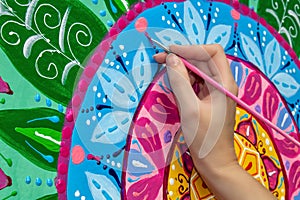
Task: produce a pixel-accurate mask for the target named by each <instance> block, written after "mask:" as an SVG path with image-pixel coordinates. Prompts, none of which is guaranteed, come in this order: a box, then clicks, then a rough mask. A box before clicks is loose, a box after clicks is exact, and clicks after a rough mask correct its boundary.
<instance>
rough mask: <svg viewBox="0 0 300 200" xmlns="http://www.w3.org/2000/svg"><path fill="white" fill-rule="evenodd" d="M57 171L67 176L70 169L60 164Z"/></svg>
mask: <svg viewBox="0 0 300 200" xmlns="http://www.w3.org/2000/svg"><path fill="white" fill-rule="evenodd" d="M57 171H58V172H59V173H61V174H66V173H67V172H68V167H67V165H66V164H65V163H60V164H59V165H58V169H57Z"/></svg>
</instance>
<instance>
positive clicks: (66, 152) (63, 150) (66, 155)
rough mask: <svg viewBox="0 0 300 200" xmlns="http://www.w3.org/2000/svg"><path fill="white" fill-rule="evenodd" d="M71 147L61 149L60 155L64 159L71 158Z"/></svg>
mask: <svg viewBox="0 0 300 200" xmlns="http://www.w3.org/2000/svg"><path fill="white" fill-rule="evenodd" d="M69 151H70V149H69V147H61V148H60V155H62V156H63V157H65V158H66V157H68V156H69Z"/></svg>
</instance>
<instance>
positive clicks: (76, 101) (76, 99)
mask: <svg viewBox="0 0 300 200" xmlns="http://www.w3.org/2000/svg"><path fill="white" fill-rule="evenodd" d="M80 103H81V98H80V96H79V95H75V96H74V97H73V98H72V105H73V106H75V107H78V106H79V105H80Z"/></svg>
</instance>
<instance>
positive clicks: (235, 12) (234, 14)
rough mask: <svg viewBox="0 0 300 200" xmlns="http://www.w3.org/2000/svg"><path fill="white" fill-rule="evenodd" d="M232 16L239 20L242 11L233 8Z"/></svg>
mask: <svg viewBox="0 0 300 200" xmlns="http://www.w3.org/2000/svg"><path fill="white" fill-rule="evenodd" d="M231 16H232V18H233V19H235V20H239V19H240V13H239V12H238V11H236V10H235V9H232V10H231Z"/></svg>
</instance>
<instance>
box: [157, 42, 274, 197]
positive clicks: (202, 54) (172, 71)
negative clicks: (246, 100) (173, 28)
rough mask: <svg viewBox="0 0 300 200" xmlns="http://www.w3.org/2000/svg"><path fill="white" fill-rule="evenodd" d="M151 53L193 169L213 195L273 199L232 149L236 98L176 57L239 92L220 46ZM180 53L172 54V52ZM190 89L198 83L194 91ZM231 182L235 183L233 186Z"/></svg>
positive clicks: (230, 89) (174, 49) (179, 47)
mask: <svg viewBox="0 0 300 200" xmlns="http://www.w3.org/2000/svg"><path fill="white" fill-rule="evenodd" d="M170 50H171V52H173V53H171V54H167V53H159V54H156V55H155V56H154V59H155V60H156V61H157V62H158V63H166V67H167V73H168V77H169V81H170V85H171V87H172V90H173V93H174V95H175V98H176V101H177V106H178V108H179V112H180V120H181V129H182V132H183V135H184V138H185V141H186V143H187V144H188V146H189V150H190V154H191V156H192V159H193V162H194V164H195V166H196V169H197V171H198V172H199V173H200V175H201V177H202V178H203V179H204V181H205V183H206V184H207V186H208V187H209V188H210V190H211V191H212V192H213V193H214V195H215V197H216V198H217V199H230V200H240V199H243V200H248V199H249V200H250V199H253V194H255V199H256V200H260V199H261V200H269V199H276V198H275V197H274V196H273V195H272V194H271V193H270V192H269V191H268V190H267V189H266V188H265V187H263V186H262V185H261V184H260V183H259V182H258V181H257V180H255V179H254V178H253V177H252V176H251V175H249V174H248V173H247V172H246V171H245V170H244V169H243V168H241V167H240V165H239V164H238V161H237V157H236V154H235V150H234V144H233V141H234V140H233V137H234V134H233V133H234V124H235V112H236V103H235V102H234V101H233V100H231V99H230V98H228V97H226V96H225V95H224V94H222V93H221V92H219V91H218V90H216V89H215V88H214V87H212V86H211V85H209V84H206V83H205V81H204V80H202V79H201V78H199V77H195V76H194V75H193V73H191V72H189V71H188V70H187V68H186V67H185V66H184V64H183V63H182V61H181V59H180V58H179V57H178V56H180V57H182V58H185V59H186V60H187V61H189V62H190V63H192V64H193V65H195V66H196V67H198V68H199V69H200V70H202V71H203V72H205V73H206V74H207V75H209V76H210V77H212V78H213V79H214V80H215V81H217V82H218V83H219V84H221V85H222V86H223V87H224V88H226V89H227V90H228V91H230V92H231V93H233V94H235V95H236V96H237V94H238V86H237V85H236V83H235V81H234V78H233V76H232V73H231V69H230V67H229V64H228V61H227V59H226V55H225V53H224V50H223V48H222V47H221V46H220V45H217V44H212V45H192V46H190V45H189V46H179V45H172V46H170ZM175 54H176V55H178V56H176V55H175ZM193 88H198V90H197V93H196V92H195V91H194V89H193ZM233 186H234V187H233Z"/></svg>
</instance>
